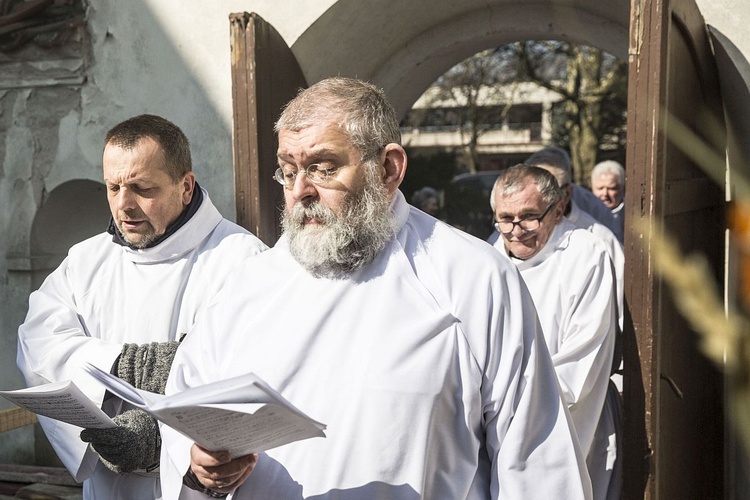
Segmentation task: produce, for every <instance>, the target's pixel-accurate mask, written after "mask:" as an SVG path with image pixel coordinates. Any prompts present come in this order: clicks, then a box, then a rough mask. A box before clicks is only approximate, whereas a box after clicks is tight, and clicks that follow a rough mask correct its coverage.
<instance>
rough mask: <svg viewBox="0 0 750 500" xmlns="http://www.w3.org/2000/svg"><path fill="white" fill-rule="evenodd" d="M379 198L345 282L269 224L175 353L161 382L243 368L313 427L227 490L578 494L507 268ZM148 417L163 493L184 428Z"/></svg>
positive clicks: (176, 475)
mask: <svg viewBox="0 0 750 500" xmlns="http://www.w3.org/2000/svg"><path fill="white" fill-rule="evenodd" d="M393 210H394V216H395V222H394V224H395V231H396V235H395V238H394V239H393V240H392V241H391V242H390V243H389V244H388V245H387V246H386V247H385V249H384V250H383V251H381V252H380V253H379V254H378V256H377V257H376V258H375V260H374V261H373V262H371V263H370V264H368V265H365V266H363V267H362V268H360V269H359V270H357V271H355V272H354V273H353V274H352V275H351V276H350V277H349V278H347V279H323V278H314V277H313V276H312V275H310V274H309V273H308V272H307V271H305V269H303V268H302V267H301V266H300V265H299V264H298V263H297V262H296V261H295V260H294V259H293V258H292V257H291V255H290V253H289V250H288V245H287V242H286V240H285V238H284V237H282V239H281V240H280V241H279V243H278V244H277V245H276V247H274V248H273V249H271V250H269V251H268V252H265V253H263V254H261V255H260V256H258V257H257V258H255V259H249V260H247V261H245V263H243V265H242V266H241V267H239V268H238V269H237V270H236V272H235V273H234V276H233V278H232V279H231V280H230V281H229V282H227V285H226V287H225V288H224V290H223V291H222V292H221V294H220V295H219V297H218V298H217V301H216V302H215V303H214V304H213V305H212V306H211V307H210V308H209V309H208V310H207V311H206V313H205V314H204V315H203V316H202V317H201V318H200V319H199V320H198V322H197V323H196V326H195V328H194V329H193V330H192V331H191V332H190V333H189V334H188V336H187V338H186V340H185V342H184V343H183V345H182V346H181V347H180V349H179V350H178V353H177V356H176V358H175V362H174V364H173V369H172V372H171V374H170V378H169V382H168V385H167V393H168V394H169V393H175V392H178V391H180V390H181V389H184V388H186V387H193V386H198V385H202V384H205V383H208V382H212V381H216V380H218V379H222V378H228V377H232V376H236V375H239V374H242V373H247V372H254V373H256V374H257V375H258V376H260V377H261V378H262V379H264V380H265V381H266V382H268V383H269V384H270V385H271V386H273V387H275V388H276V389H277V390H279V392H281V394H282V395H283V396H284V397H286V398H287V399H289V400H290V401H291V402H292V404H294V405H295V406H297V407H298V408H299V409H300V410H301V411H303V412H304V413H306V414H307V415H309V416H310V417H312V418H313V419H315V420H317V421H320V422H322V423H324V424H326V425H327V429H326V431H325V433H326V437H324V438H312V439H307V440H303V441H297V442H294V443H290V444H287V445H285V446H281V447H279V448H274V449H271V450H268V451H267V452H263V453H260V457H259V461H258V463H257V466H256V467H255V470H254V471H253V473H252V474H251V475H250V477H249V479H248V480H247V482H245V483H244V484H243V485H242V486H240V487H239V488H238V489H237V491H236V492H235V493H234V495H233V498H234V499H243V500H245V499H247V500H249V499H261V498H262V499H271V498H273V499H302V498H311V499H316V500H322V499H342V498H346V499H375V498H380V499H389V500H400V499H407V500H414V499H422V498H424V499H451V500H452V499H459V498H460V499H476V500H479V499H482V500H486V499H494V498H512V499H522V498H548V497H549V496H550V495H554V496H555V497H556V498H565V499H576V498H589V497H590V482H589V478H588V476H587V473H586V466H585V464H584V463H583V462H582V458H581V457H582V455H581V452H580V449H579V448H578V447H577V443H576V440H575V438H574V437H573V436H574V434H572V432H571V431H572V427H571V421H570V415H569V414H568V413H567V411H566V410H565V404H564V403H563V402H562V400H561V397H560V394H559V388H558V384H557V381H556V378H555V372H554V368H553V367H552V364H551V361H550V358H549V354H548V352H547V349H546V347H545V344H544V339H543V338H542V334H541V331H540V329H539V324H538V320H537V318H536V314H535V312H534V307H533V304H532V301H531V297H530V296H529V294H528V292H527V291H526V289H525V287H524V286H523V284H522V281H521V279H520V276H519V274H518V271H517V270H516V269H515V268H514V267H513V266H512V265H511V264H510V262H508V260H507V259H505V258H503V257H502V256H501V255H498V254H497V252H496V251H494V250H493V249H492V248H491V247H490V246H488V245H486V244H485V243H484V242H481V241H479V240H477V239H476V238H473V237H471V236H468V235H466V234H465V233H462V232H460V231H457V230H455V229H453V228H451V227H450V226H447V225H446V224H444V223H442V222H440V221H437V220H436V219H434V218H432V217H430V216H429V215H427V214H424V213H423V212H420V211H419V210H417V209H416V208H413V207H410V206H409V205H407V203H406V201H405V200H404V197H403V195H401V193H400V192H396V195H395V199H394V203H393ZM162 429H163V431H162V432H163V440H164V441H163V446H162V485H163V488H164V497H165V498H168V499H176V498H178V494H179V493H180V490H181V488H182V476H183V474H185V472H186V471H187V470H188V467H189V463H190V460H189V450H190V446H191V444H192V443H191V442H190V441H189V440H187V439H186V438H184V437H182V436H181V435H179V434H177V433H176V432H174V431H172V430H170V429H169V428H167V427H166V426H163V427H162ZM180 498H205V497H202V496H201V494H199V493H197V492H191V491H189V490H187V487H185V488H184V491H182V496H180Z"/></svg>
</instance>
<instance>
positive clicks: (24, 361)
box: [17, 191, 266, 500]
mask: <svg viewBox="0 0 750 500" xmlns="http://www.w3.org/2000/svg"><path fill="white" fill-rule="evenodd" d="M265 248H266V246H265V245H264V244H263V243H262V242H261V241H260V240H259V239H258V238H256V237H255V236H253V235H252V234H250V233H248V232H247V231H245V230H244V229H242V228H241V227H240V226H238V225H236V224H234V223H232V222H230V221H228V220H226V219H223V218H222V216H221V214H220V213H219V211H218V210H217V209H216V208H215V207H214V205H213V204H212V203H211V200H210V199H209V197H208V194H207V193H206V192H205V191H203V201H202V203H201V205H200V207H199V208H198V210H197V211H196V213H195V214H193V216H192V217H191V218H190V219H189V220H188V221H187V222H186V223H185V224H184V225H183V226H182V227H181V228H179V229H178V230H177V231H176V232H175V233H174V234H172V235H171V236H169V237H168V238H167V239H165V240H164V241H162V242H161V243H160V244H158V245H156V246H154V247H152V248H147V249H143V250H134V249H131V248H129V247H126V246H121V245H119V244H117V243H114V242H113V241H112V236H111V235H110V234H108V233H103V234H100V235H97V236H94V237H92V238H89V239H87V240H85V241H83V242H81V243H78V244H77V245H74V246H73V247H72V248H71V249H70V251H69V253H68V256H67V257H66V259H65V260H64V261H63V262H62V264H60V266H59V267H58V268H57V269H56V270H55V271H53V272H52V274H50V275H49V276H48V277H47V279H46V280H45V281H44V283H43V284H42V286H41V287H40V288H39V290H37V291H35V292H34V293H32V294H31V296H30V298H29V312H28V314H27V316H26V320H25V322H24V323H23V325H21V326H20V327H19V329H18V336H19V340H18V359H17V361H18V367H19V369H20V370H21V372H22V373H23V375H24V377H25V379H26V382H27V384H28V385H29V386H35V385H39V384H44V383H48V382H57V381H62V380H73V381H74V382H75V384H76V385H77V386H78V387H79V388H81V390H82V391H83V392H84V393H85V394H86V395H87V396H88V397H89V398H90V399H91V400H93V401H95V402H96V403H98V404H101V403H102V400H103V397H104V388H103V386H102V385H101V384H100V383H99V382H97V381H96V380H95V379H94V378H93V377H91V376H90V375H89V374H88V373H86V372H85V371H84V369H83V367H84V365H85V364H86V363H91V364H93V365H96V366H97V367H99V368H101V369H102V370H104V371H107V372H109V371H110V370H111V368H112V366H113V364H114V362H115V360H116V358H117V356H118V355H119V354H120V352H121V350H122V346H123V344H125V343H134V344H144V343H148V342H164V341H168V340H177V339H179V338H180V336H181V334H183V333H186V332H187V331H188V330H189V328H190V327H191V326H192V325H193V323H194V322H195V318H196V316H197V315H198V313H199V312H200V311H201V310H202V309H203V308H204V307H205V306H207V304H208V303H209V301H210V299H211V298H212V297H213V296H214V295H215V294H216V293H217V292H218V290H219V289H220V288H221V286H222V284H223V283H224V281H225V279H226V277H227V276H228V275H229V274H230V273H231V272H232V271H233V269H234V267H235V266H236V265H237V264H238V263H239V262H240V261H242V260H244V259H245V258H247V257H250V256H252V255H255V254H258V253H260V252H261V251H263V250H264V249H265ZM115 401H119V400H118V399H117V398H112V399H109V400H108V401H107V402H106V403H105V404H104V406H103V409H104V410H105V411H106V412H107V413H108V414H110V415H112V416H114V415H115V414H117V413H119V412H121V411H124V409H122V408H119V405H117V404H116V403H115ZM39 421H40V423H41V425H42V428H43V429H44V432H45V433H46V435H47V437H48V438H49V440H50V442H51V444H52V446H53V448H54V449H55V452H56V453H57V455H58V456H59V457H60V459H61V460H62V462H63V464H64V465H65V467H66V468H67V469H68V471H70V473H71V475H72V476H73V477H74V478H75V479H76V480H77V481H84V480H85V482H84V490H83V492H84V498H87V499H95V500H99V499H106V500H117V499H153V498H159V497H160V487H159V480H158V477H144V476H139V475H136V474H121V475H118V474H115V473H114V472H111V471H110V470H109V469H107V468H106V467H105V466H104V465H103V464H102V463H101V462H100V461H99V458H98V456H97V455H96V454H95V453H94V452H93V451H92V450H91V449H90V448H89V447H88V443H85V442H83V441H81V439H80V437H79V436H80V433H81V428H80V427H76V426H73V425H69V424H66V423H63V422H59V421H57V420H52V419H49V418H45V417H41V416H40V417H39Z"/></svg>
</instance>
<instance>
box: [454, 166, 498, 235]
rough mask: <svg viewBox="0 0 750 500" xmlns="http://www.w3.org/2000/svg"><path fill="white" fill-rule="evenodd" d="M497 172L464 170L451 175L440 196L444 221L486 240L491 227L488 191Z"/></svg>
mask: <svg viewBox="0 0 750 500" xmlns="http://www.w3.org/2000/svg"><path fill="white" fill-rule="evenodd" d="M500 172H501V171H500V170H491V171H481V172H476V173H466V174H459V175H457V176H455V177H454V178H453V179H451V181H450V183H449V184H448V185H447V186H446V188H445V194H444V197H443V203H444V207H443V210H444V214H445V221H446V222H448V224H451V225H452V226H454V227H457V228H458V229H461V230H463V231H466V232H467V233H469V234H472V235H474V236H476V237H477V238H481V239H483V240H486V239H487V238H488V237H489V236H490V235H491V234H492V231H494V228H493V227H492V223H493V217H494V214H493V213H492V209H491V208H490V192H491V191H492V186H493V185H494V184H495V180H496V179H497V177H498V176H499V175H500Z"/></svg>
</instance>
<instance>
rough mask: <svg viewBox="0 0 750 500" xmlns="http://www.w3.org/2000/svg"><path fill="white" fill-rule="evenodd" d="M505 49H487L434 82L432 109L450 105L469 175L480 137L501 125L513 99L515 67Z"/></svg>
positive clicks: (476, 164)
mask: <svg viewBox="0 0 750 500" xmlns="http://www.w3.org/2000/svg"><path fill="white" fill-rule="evenodd" d="M507 54H508V48H507V47H499V48H496V49H489V50H485V51H482V52H479V53H478V54H475V55H474V56H472V57H470V58H468V59H465V60H463V61H461V62H460V63H458V64H457V65H455V66H453V67H452V68H451V69H450V70H448V71H447V72H446V73H445V74H443V75H442V76H441V77H440V78H438V80H437V81H436V82H435V85H434V89H435V92H434V93H433V94H432V101H433V105H434V104H435V103H437V102H444V103H447V102H450V103H451V105H453V106H455V111H454V112H455V116H454V119H455V120H456V122H457V125H458V129H459V132H460V134H461V142H462V144H463V148H462V151H461V157H462V162H463V163H464V164H465V166H466V167H467V168H468V170H469V171H470V172H476V171H477V167H478V165H479V153H478V150H477V145H478V142H479V138H480V136H481V135H482V134H483V133H485V132H486V131H487V130H490V129H491V128H495V127H497V126H498V124H501V123H502V122H503V121H504V120H505V117H506V116H507V114H508V111H509V110H510V108H511V107H512V105H513V102H514V100H515V98H516V86H515V85H513V84H511V85H508V83H509V82H512V81H513V71H514V69H515V64H514V63H513V61H512V60H510V59H508V57H507Z"/></svg>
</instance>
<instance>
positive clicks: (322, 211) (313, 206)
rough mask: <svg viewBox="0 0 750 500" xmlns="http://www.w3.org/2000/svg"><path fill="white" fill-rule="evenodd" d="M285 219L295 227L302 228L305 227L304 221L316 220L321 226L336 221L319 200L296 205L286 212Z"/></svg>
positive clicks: (330, 211) (333, 214)
mask: <svg viewBox="0 0 750 500" xmlns="http://www.w3.org/2000/svg"><path fill="white" fill-rule="evenodd" d="M286 218H287V219H288V221H289V222H290V223H292V224H294V225H295V226H299V227H302V226H304V225H305V219H316V220H318V221H320V222H322V223H323V224H326V225H327V224H330V223H332V222H334V221H335V220H336V214H335V213H334V212H333V210H331V209H330V208H328V207H327V206H325V205H323V203H321V202H320V201H319V200H316V201H312V202H310V203H308V204H303V203H297V204H296V205H294V206H293V207H292V209H291V211H289V212H288V214H287V217H286Z"/></svg>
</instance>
